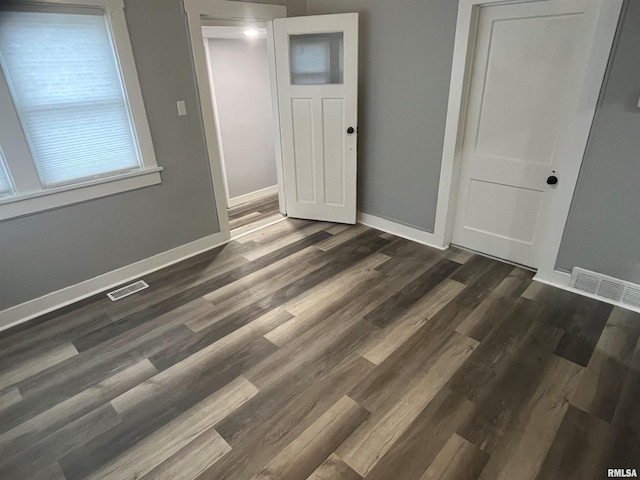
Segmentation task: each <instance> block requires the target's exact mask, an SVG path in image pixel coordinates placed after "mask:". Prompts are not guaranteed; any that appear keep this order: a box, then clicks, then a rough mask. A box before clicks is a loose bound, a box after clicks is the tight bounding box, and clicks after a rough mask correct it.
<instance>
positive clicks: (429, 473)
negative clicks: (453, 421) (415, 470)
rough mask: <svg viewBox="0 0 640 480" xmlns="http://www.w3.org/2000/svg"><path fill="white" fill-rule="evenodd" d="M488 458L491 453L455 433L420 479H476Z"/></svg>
mask: <svg viewBox="0 0 640 480" xmlns="http://www.w3.org/2000/svg"><path fill="white" fill-rule="evenodd" d="M488 460H489V455H487V454H486V453H485V452H483V451H482V450H480V449H479V448H478V447H476V446H475V445H473V444H472V443H469V442H468V441H466V440H465V439H464V438H462V437H461V436H459V435H456V434H455V433H454V434H453V435H451V437H450V438H449V441H447V443H446V444H445V446H444V447H442V450H440V453H438V455H437V456H436V458H435V459H434V460H433V463H432V464H431V465H429V467H428V468H427V470H426V471H425V472H424V474H423V475H422V477H420V480H447V479H450V480H475V479H477V478H478V477H479V476H480V473H481V472H482V471H483V469H484V466H485V465H486V463H487V461H488ZM512 478H515V477H512Z"/></svg>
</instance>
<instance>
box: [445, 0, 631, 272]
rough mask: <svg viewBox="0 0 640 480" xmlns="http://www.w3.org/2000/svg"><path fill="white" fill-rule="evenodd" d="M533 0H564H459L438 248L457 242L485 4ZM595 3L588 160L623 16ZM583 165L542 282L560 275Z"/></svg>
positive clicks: (579, 146)
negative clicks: (464, 150) (566, 230)
mask: <svg viewBox="0 0 640 480" xmlns="http://www.w3.org/2000/svg"><path fill="white" fill-rule="evenodd" d="M530 1H560V0H515V1H514V0H459V3H458V19H457V24H456V34H455V43H454V53H453V64H452V67H451V84H450V88H449V104H448V110H447V121H446V125H445V136H444V147H443V152H442V165H441V170H440V183H439V189H438V204H437V210H436V221H435V226H434V234H433V235H434V239H435V242H436V244H437V245H440V246H442V247H446V246H447V245H449V243H450V242H451V236H452V233H453V220H454V215H455V210H456V209H455V201H456V198H457V193H458V182H459V174H460V165H461V162H462V158H461V152H462V143H463V133H464V127H465V124H466V109H467V99H468V96H469V85H470V78H471V73H472V72H471V66H472V59H473V58H472V57H473V54H474V51H475V37H476V29H477V22H478V17H479V10H480V7H482V6H487V5H497V4H501V3H524V2H530ZM585 1H594V2H596V3H597V5H598V6H599V14H598V15H599V16H598V23H597V27H596V34H595V36H594V40H593V45H592V46H591V49H590V51H591V56H590V59H589V64H588V67H587V74H586V78H585V83H584V85H583V87H582V94H581V98H582V100H581V109H580V112H579V116H576V118H575V121H576V122H577V123H579V128H578V130H579V134H578V135H575V136H574V137H575V138H573V139H572V145H573V146H574V149H575V151H576V152H578V151H579V152H580V154H579V158H580V159H582V156H583V154H584V150H585V148H586V144H587V140H588V137H589V131H590V128H591V123H592V122H593V116H594V114H595V110H596V105H597V101H598V96H599V93H600V88H601V86H602V82H603V79H604V74H605V71H606V66H607V62H608V59H609V54H610V52H611V46H612V44H613V40H614V37H615V32H616V28H617V25H618V18H619V16H620V11H621V7H622V2H623V0H585ZM580 166H581V161H580V163H578V164H576V165H574V166H573V168H571V169H568V170H566V171H564V170H563V174H562V179H563V183H565V182H566V183H567V184H569V185H571V187H570V188H567V189H565V192H564V193H565V194H564V195H563V196H562V197H561V198H560V202H559V203H560V204H561V207H560V208H558V209H557V210H556V211H555V212H553V215H550V216H549V218H548V220H547V221H548V226H549V228H546V229H545V234H544V236H543V238H542V240H541V242H540V243H541V245H540V248H541V249H542V251H545V252H548V254H547V255H545V256H544V261H543V263H542V264H541V265H535V267H536V268H537V269H538V276H539V277H541V278H545V277H552V276H554V268H555V263H556V258H557V255H558V250H559V248H560V243H561V241H562V235H563V233H564V226H565V224H566V221H567V216H568V215H569V209H570V207H571V200H572V198H573V193H574V190H575V184H576V182H577V179H578V174H579V172H580Z"/></svg>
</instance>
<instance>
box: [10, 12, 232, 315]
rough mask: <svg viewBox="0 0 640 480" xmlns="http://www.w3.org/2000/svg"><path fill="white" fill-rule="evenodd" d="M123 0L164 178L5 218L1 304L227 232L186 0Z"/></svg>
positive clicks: (15, 301) (32, 295) (42, 292)
mask: <svg viewBox="0 0 640 480" xmlns="http://www.w3.org/2000/svg"><path fill="white" fill-rule="evenodd" d="M125 5H126V17H127V24H128V27H129V34H130V36H131V43H132V46H133V53H134V56H135V60H136V64H137V69H138V75H139V77H140V83H141V87H142V94H143V97H144V102H145V106H146V110H147V115H148V118H149V126H150V128H151V135H152V137H153V142H154V146H155V150H156V156H157V160H158V164H159V165H161V166H162V167H164V172H163V173H162V184H160V185H156V186H152V187H147V188H144V189H140V190H134V191H131V192H126V193H122V194H118V195H114V196H112V197H107V198H101V199H97V200H94V201H90V202H86V203H83V204H77V205H72V206H69V207H64V208H60V209H58V210H54V211H49V212H44V213H40V214H36V215H32V216H28V217H23V218H19V219H15V220H9V221H4V222H0V310H3V309H6V308H8V307H11V306H13V305H16V304H19V303H22V302H25V301H27V300H30V299H33V298H36V297H39V296H41V295H44V294H46V293H49V292H52V291H55V290H58V289H61V288H64V287H67V286H70V285H73V284H75V283H78V282H81V281H83V280H87V279H89V278H92V277H95V276H97V275H100V274H102V273H105V272H108V271H110V270H113V269H116V268H119V267H122V266H125V265H127V264H130V263H133V262H136V261H139V260H142V259H144V258H147V257H150V256H152V255H155V254H158V253H161V252H163V251H166V250H169V249H172V248H175V247H177V246H180V245H183V244H185V243H188V242H192V241H194V240H197V239H199V238H202V237H205V236H207V235H211V234H213V233H216V232H218V231H219V227H218V222H217V218H216V209H215V200H214V196H213V188H212V186H211V176H210V173H209V163H208V158H207V153H206V147H205V141H204V133H203V126H202V121H201V118H200V114H199V113H198V112H199V107H198V98H197V91H196V84H195V78H194V75H193V73H192V72H193V68H192V65H191V54H190V50H189V43H188V31H187V27H186V23H185V19H184V15H183V11H182V2H181V0H126V1H125ZM177 100H186V103H187V108H188V111H189V115H188V116H186V117H178V116H177V112H176V101H177ZM0 115H3V112H0Z"/></svg>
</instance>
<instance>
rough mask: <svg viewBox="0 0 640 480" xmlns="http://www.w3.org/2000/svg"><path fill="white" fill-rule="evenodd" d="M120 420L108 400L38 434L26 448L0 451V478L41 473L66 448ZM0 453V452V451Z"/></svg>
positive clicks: (14, 477) (91, 437) (61, 454)
mask: <svg viewBox="0 0 640 480" xmlns="http://www.w3.org/2000/svg"><path fill="white" fill-rule="evenodd" d="M119 423H120V417H119V416H118V414H117V413H116V411H115V410H114V409H113V408H112V407H111V405H109V404H108V403H107V404H105V405H103V406H101V407H99V408H97V409H95V410H93V411H91V412H89V413H87V414H86V415H84V416H82V417H80V418H78V419H76V420H74V421H73V422H71V423H68V424H67V425H65V426H64V427H62V428H61V429H59V430H57V431H56V432H54V433H52V434H51V435H48V436H45V437H42V438H39V439H38V440H36V441H35V442H34V443H32V444H31V445H30V447H29V448H28V449H27V450H23V451H21V452H20V453H18V454H13V455H2V456H1V460H0V478H7V479H23V478H30V477H33V476H36V475H43V474H44V472H47V471H49V469H50V468H51V464H52V463H54V462H57V461H58V460H59V459H60V458H61V457H62V456H63V455H65V454H66V453H67V452H68V451H70V450H72V449H73V448H76V447H78V446H80V445H83V444H84V443H86V442H88V441H90V440H91V439H93V438H95V437H97V436H99V435H101V434H102V433H103V432H106V431H108V430H109V429H111V428H113V427H114V426H116V425H118V424H119ZM0 453H1V452H0Z"/></svg>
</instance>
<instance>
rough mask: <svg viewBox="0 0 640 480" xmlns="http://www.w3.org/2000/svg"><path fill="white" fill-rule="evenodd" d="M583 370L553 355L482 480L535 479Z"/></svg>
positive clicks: (494, 449)
mask: <svg viewBox="0 0 640 480" xmlns="http://www.w3.org/2000/svg"><path fill="white" fill-rule="evenodd" d="M582 373H583V368H582V367H580V366H579V365H576V364H575V363H573V362H571V361H569V360H565V359H563V358H560V357H557V356H555V355H554V356H552V357H551V359H550V361H549V362H548V363H547V364H546V365H545V366H544V368H543V373H542V379H541V381H540V382H539V383H538V385H537V388H536V390H535V392H533V394H531V395H529V396H526V397H525V398H524V400H523V402H522V406H521V407H520V408H518V409H517V412H516V413H515V414H514V415H513V416H512V418H511V423H510V425H509V427H508V428H503V434H502V435H501V437H500V439H499V441H498V442H497V443H496V446H495V447H494V448H493V451H492V454H491V459H490V460H489V462H488V464H487V465H486V467H485V468H484V469H483V471H482V475H481V476H480V478H481V480H492V479H496V480H510V479H513V478H521V479H523V480H527V479H535V478H536V475H537V473H538V471H539V470H540V467H541V466H542V463H543V461H544V459H545V457H546V455H547V453H548V451H549V448H550V446H551V444H552V442H553V440H554V437H555V435H556V432H557V430H558V428H559V427H560V424H561V422H562V420H563V418H564V416H565V414H566V411H567V409H568V407H569V399H568V397H569V396H570V395H571V392H572V391H574V390H575V388H576V385H578V383H579V382H580V380H581V377H582Z"/></svg>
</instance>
